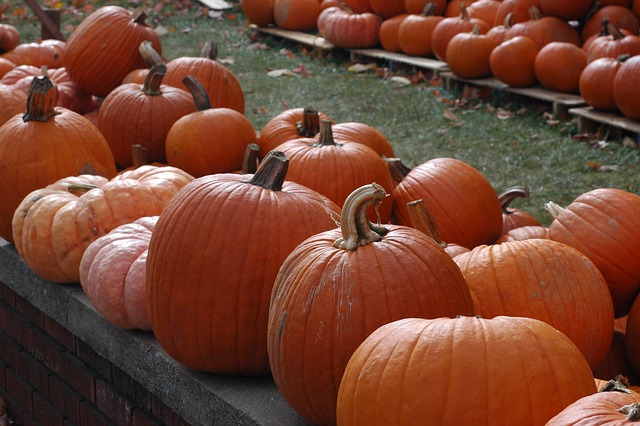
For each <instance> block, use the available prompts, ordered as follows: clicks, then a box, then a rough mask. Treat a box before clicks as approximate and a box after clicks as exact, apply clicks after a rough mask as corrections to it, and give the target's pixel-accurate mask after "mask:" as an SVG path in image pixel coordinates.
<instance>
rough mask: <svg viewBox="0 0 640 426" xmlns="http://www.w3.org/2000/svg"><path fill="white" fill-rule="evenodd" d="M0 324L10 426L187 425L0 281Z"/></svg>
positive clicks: (0, 367) (2, 389) (0, 392)
mask: <svg viewBox="0 0 640 426" xmlns="http://www.w3.org/2000/svg"><path fill="white" fill-rule="evenodd" d="M0 325H1V327H0V396H1V397H2V398H3V399H4V401H5V404H6V407H7V412H8V415H9V418H10V419H11V420H13V421H14V422H15V424H16V425H25V426H26V425H36V424H44V425H47V426H58V425H60V426H61V425H92V426H93V425H95V426H98V425H110V424H117V425H136V426H146V425H161V424H164V425H186V424H187V422H185V421H184V420H182V419H181V418H180V417H179V416H177V415H176V414H175V413H174V412H173V411H172V410H171V409H170V408H169V407H167V406H166V405H165V404H164V403H163V402H161V401H159V400H158V399H157V398H155V397H154V396H153V395H152V394H151V393H149V392H148V391H147V389H146V388H144V387H143V386H142V385H140V384H139V383H138V382H136V381H135V380H133V379H132V378H131V377H130V376H129V375H128V374H126V373H125V372H123V371H122V370H121V369H119V368H118V367H116V366H115V365H113V364H112V363H111V362H109V361H108V360H106V359H105V358H103V357H101V356H100V355H99V354H98V353H96V352H95V351H94V350H93V349H92V348H91V347H90V346H89V345H87V344H86V343H84V342H83V341H82V340H81V339H79V338H77V337H76V336H74V335H73V334H72V333H70V332H69V331H68V330H67V329H66V328H64V327H62V326H60V325H59V324H58V323H57V322H55V321H54V320H53V319H51V318H50V317H48V316H46V315H45V314H43V313H42V312H41V311H39V310H38V309H36V308H35V307H34V306H33V305H31V304H30V303H29V302H28V301H27V300H25V299H24V298H22V297H21V296H19V295H18V294H16V293H15V292H14V291H13V290H12V289H10V288H9V287H7V286H6V285H5V284H4V283H2V282H0Z"/></svg>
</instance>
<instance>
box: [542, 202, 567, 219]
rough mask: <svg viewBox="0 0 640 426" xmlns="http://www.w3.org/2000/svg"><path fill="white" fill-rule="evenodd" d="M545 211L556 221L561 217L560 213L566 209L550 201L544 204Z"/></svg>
mask: <svg viewBox="0 0 640 426" xmlns="http://www.w3.org/2000/svg"><path fill="white" fill-rule="evenodd" d="M544 209H545V211H546V212H547V214H548V215H549V216H551V219H553V220H555V219H557V218H558V216H560V213H562V211H563V210H564V207H561V206H559V205H558V204H556V203H554V202H553V201H548V202H546V203H545V204H544Z"/></svg>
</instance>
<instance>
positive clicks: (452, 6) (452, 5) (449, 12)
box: [444, 0, 478, 18]
mask: <svg viewBox="0 0 640 426" xmlns="http://www.w3.org/2000/svg"><path fill="white" fill-rule="evenodd" d="M476 1H478V0H467V1H449V2H448V3H447V7H446V9H445V10H444V16H445V18H451V17H457V16H460V14H461V13H462V9H463V8H466V7H467V6H469V5H472V4H473V3H475V2H476Z"/></svg>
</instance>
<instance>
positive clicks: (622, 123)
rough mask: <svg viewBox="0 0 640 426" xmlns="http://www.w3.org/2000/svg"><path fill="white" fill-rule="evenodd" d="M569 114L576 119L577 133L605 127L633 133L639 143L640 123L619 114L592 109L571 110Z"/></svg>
mask: <svg viewBox="0 0 640 426" xmlns="http://www.w3.org/2000/svg"><path fill="white" fill-rule="evenodd" d="M569 114H571V115H574V116H576V117H577V118H578V132H579V133H585V132H589V131H593V130H594V129H595V128H596V127H597V126H598V125H605V126H608V127H613V128H616V129H620V130H623V131H625V132H630V133H635V134H636V140H637V141H638V142H640V122H639V121H636V120H632V119H631V118H628V117H625V116H623V115H621V114H620V113H615V112H605V111H598V110H596V109H594V108H593V107H584V108H571V109H569Z"/></svg>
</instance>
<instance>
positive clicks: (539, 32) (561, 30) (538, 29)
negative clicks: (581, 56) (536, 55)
mask: <svg viewBox="0 0 640 426" xmlns="http://www.w3.org/2000/svg"><path fill="white" fill-rule="evenodd" d="M519 35H524V36H527V37H529V38H530V39H531V40H533V41H534V42H535V43H536V44H537V45H538V47H539V48H540V49H542V48H543V47H544V46H546V45H547V44H549V43H551V42H565V43H571V44H574V45H576V46H582V39H581V38H580V33H579V32H578V30H577V29H575V28H574V27H572V26H571V25H570V24H569V23H568V22H567V21H565V20H564V19H562V18H558V17H557V16H545V15H543V14H542V12H540V9H539V8H538V7H536V6H532V7H531V8H530V9H529V19H528V20H526V21H522V22H514V24H513V25H512V26H511V29H510V30H509V34H508V36H507V38H513V37H516V36H519Z"/></svg>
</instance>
